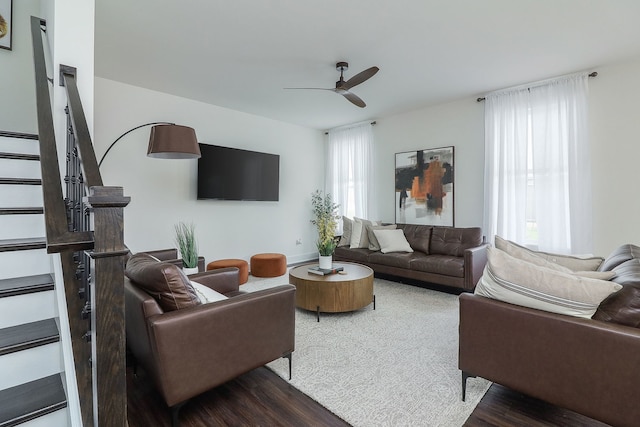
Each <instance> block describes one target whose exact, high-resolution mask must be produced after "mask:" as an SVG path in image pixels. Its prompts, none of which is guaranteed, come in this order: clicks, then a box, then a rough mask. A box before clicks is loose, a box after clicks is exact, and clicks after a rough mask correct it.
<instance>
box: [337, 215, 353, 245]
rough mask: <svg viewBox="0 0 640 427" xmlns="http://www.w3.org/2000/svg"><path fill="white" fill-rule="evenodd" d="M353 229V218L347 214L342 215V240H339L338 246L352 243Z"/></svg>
mask: <svg viewBox="0 0 640 427" xmlns="http://www.w3.org/2000/svg"><path fill="white" fill-rule="evenodd" d="M352 229H353V220H351V219H350V218H347V217H346V216H343V217H342V236H341V237H340V241H339V242H338V247H340V246H349V245H350V244H351V230H352Z"/></svg>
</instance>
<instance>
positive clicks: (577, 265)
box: [495, 236, 611, 271]
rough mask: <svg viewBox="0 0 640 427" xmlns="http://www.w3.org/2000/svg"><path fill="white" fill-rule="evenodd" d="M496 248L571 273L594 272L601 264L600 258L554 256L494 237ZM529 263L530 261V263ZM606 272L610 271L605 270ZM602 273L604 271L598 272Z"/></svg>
mask: <svg viewBox="0 0 640 427" xmlns="http://www.w3.org/2000/svg"><path fill="white" fill-rule="evenodd" d="M495 245H496V248H498V249H500V250H503V251H505V252H507V253H508V254H510V255H512V256H515V257H516V258H521V259H524V260H525V261H530V260H531V256H536V257H538V258H542V259H544V260H545V261H548V262H551V263H554V264H557V265H560V266H562V267H565V268H568V269H569V270H571V271H595V270H600V269H599V268H598V267H599V266H600V265H601V264H602V260H603V258H602V257H585V258H583V257H577V256H571V255H561V254H554V253H550V252H541V251H532V250H531V249H529V248H526V247H524V246H521V245H519V244H517V243H515V242H512V241H511V240H506V239H503V238H502V237H500V236H495ZM530 262H531V261H530ZM606 270H611V268H607V269H606ZM600 271H604V269H602V270H600Z"/></svg>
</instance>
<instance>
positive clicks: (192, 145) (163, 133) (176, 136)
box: [147, 124, 200, 159]
mask: <svg viewBox="0 0 640 427" xmlns="http://www.w3.org/2000/svg"><path fill="white" fill-rule="evenodd" d="M147 156H149V157H154V158H157V159H197V158H199V157H200V146H199V145H198V140H197V139H196V131H195V130H193V128H190V127H187V126H180V125H170V124H167V125H156V126H154V127H152V128H151V135H150V136H149V148H148V149H147Z"/></svg>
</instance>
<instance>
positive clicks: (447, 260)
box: [411, 255, 464, 277]
mask: <svg viewBox="0 0 640 427" xmlns="http://www.w3.org/2000/svg"><path fill="white" fill-rule="evenodd" d="M411 269H412V270H416V271H424V272H427V273H434V274H442V275H444V276H451V277H464V258H463V257H457V256H451V255H427V256H422V257H415V258H413V259H412V260H411Z"/></svg>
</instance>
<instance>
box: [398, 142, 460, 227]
mask: <svg viewBox="0 0 640 427" xmlns="http://www.w3.org/2000/svg"><path fill="white" fill-rule="evenodd" d="M454 176H455V174H454V156H453V146H451V147H441V148H428V149H425V150H418V151H407V152H405V153H396V170H395V181H396V182H395V189H396V197H395V202H396V209H395V211H396V223H398V224H421V225H440V226H447V227H453V226H454Z"/></svg>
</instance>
